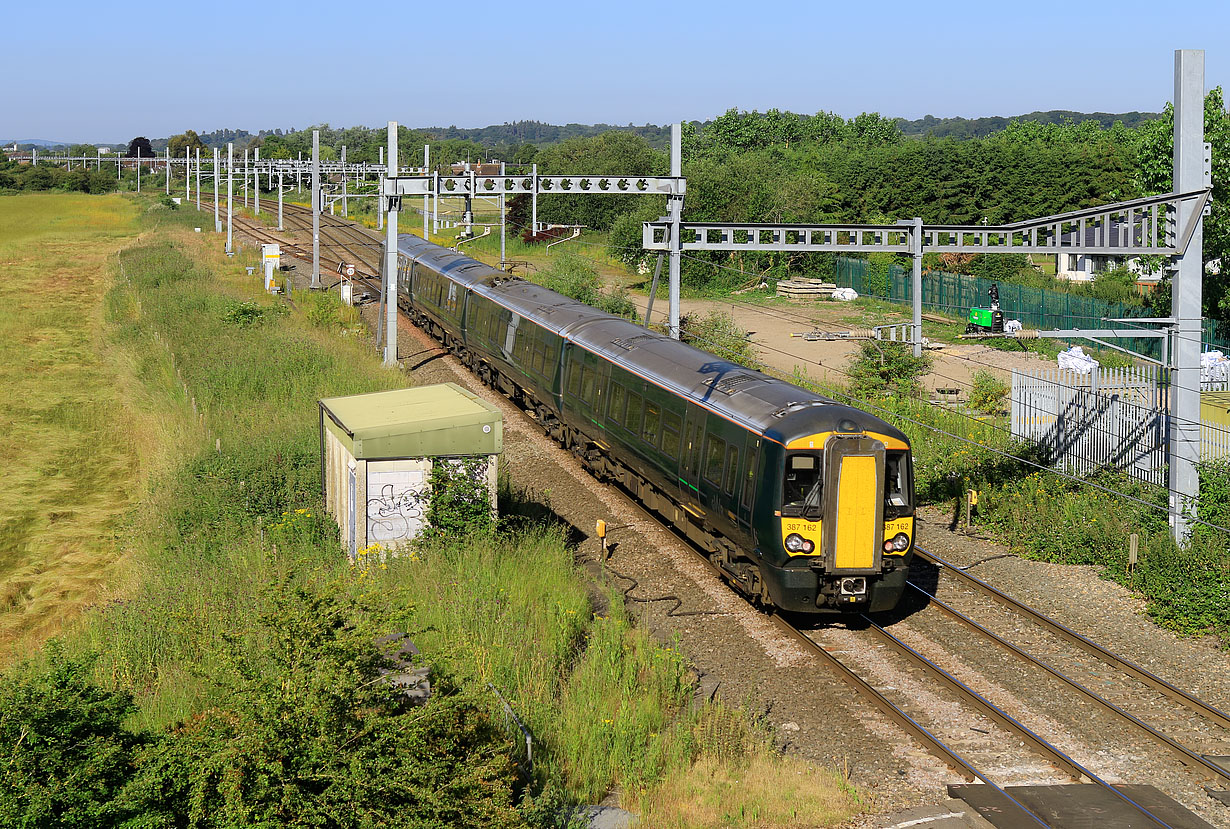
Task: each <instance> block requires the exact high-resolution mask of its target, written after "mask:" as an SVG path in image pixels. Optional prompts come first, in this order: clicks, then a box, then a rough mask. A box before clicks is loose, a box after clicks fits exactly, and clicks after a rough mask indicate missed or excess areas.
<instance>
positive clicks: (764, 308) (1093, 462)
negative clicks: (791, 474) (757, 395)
mask: <svg viewBox="0 0 1230 829" xmlns="http://www.w3.org/2000/svg"><path fill="white" fill-rule="evenodd" d="M591 247H592V246H591ZM586 258H590V259H591V261H596V260H592V257H586ZM717 301H719V302H722V303H730V304H731V305H743V306H745V307H749V308H753V309H756V310H757V311H760V312H761V313H766V314H768V315H769V316H776V317H777V318H780V319H795V320H796V321H807V322H808V323H809V324H812V325H819V323H816V322H815V321H813V320H809V319H807V318H805V317H798V316H796V315H794V314H791V313H789V312H783V313H774V311H773V310H771V309H769V308H768V307H767V306H762V305H759V304H757V303H753V302H748V301H746V300H735V299H733V298H722V299H721V300H717ZM638 310H641V311H643V310H645V309H643V308H639V307H638ZM828 333H837V332H835V331H832V330H829V331H828ZM757 345H758V346H760V347H763V348H766V349H768V350H771V351H774V352H776V353H779V354H782V355H783V356H787V357H791V358H793V359H797V360H801V361H803V363H804V364H808V363H810V362H812V360H811V358H808V357H805V356H803V355H800V354H795V353H792V352H788V351H783V350H782V349H779V348H774V347H772V346H769V345H767V344H764V343H757ZM816 362H817V364H819V362H818V361H816ZM983 365H986V366H988V367H991V368H998V367H997V366H994V365H993V364H991V363H984V364H983ZM822 367H823V368H825V369H826V370H828V371H834V372H837V373H838V374H842V375H844V376H846V377H850V376H851V375H850V374H849V373H848V372H845V371H842V370H841V369H838V368H836V367H835V366H824V365H822ZM930 373H931V374H932V375H933V376H936V377H940V378H942V379H945V380H948V381H950V382H953V383H956V384H958V385H959V386H961V387H964V388H966V389H970V390H972V388H973V386H972V383H969V382H966V381H964V380H961V379H958V378H955V377H952V376H950V375H946V374H943V373H940V372H936V371H934V370H932V371H931V372H930ZM1099 395H1100V393H1099ZM1007 399H1008V400H1009V401H1010V402H1014V403H1021V404H1023V401H1020V400H1018V399H1017V398H1014V397H1012V396H1011V393H1009V395H1008V397H1007ZM1106 400H1107V402H1112V401H1111V400H1110V398H1109V397H1107V398H1106ZM1116 402H1118V401H1116ZM1121 405H1134V404H1123V403H1121ZM952 411H954V412H955V413H957V414H959V415H962V416H966V417H969V416H968V415H965V413H963V412H959V411H957V410H952ZM1169 416H1170V417H1172V418H1173V419H1175V420H1178V422H1180V423H1186V424H1189V425H1196V426H1199V425H1202V424H1201V423H1200V421H1194V420H1191V419H1190V418H1179V417H1177V416H1174V415H1169ZM973 419H975V420H977V419H976V418H973ZM977 422H979V423H984V424H985V425H987V426H990V427H991V428H995V429H998V430H999V431H1002V432H1005V433H1007V434H1009V435H1011V431H1010V430H1008V429H1005V428H1004V427H1002V426H997V425H996V424H993V423H987V422H986V421H981V420H978V421H977ZM1209 428H1212V429H1213V430H1214V431H1216V432H1219V433H1226V434H1230V430H1226V429H1224V428H1221V427H1216V426H1212V427H1209ZM1013 437H1015V436H1013ZM1159 448H1161V447H1159ZM1162 451H1163V453H1164V455H1165V457H1167V458H1170V457H1174V453H1173V452H1171V451H1170V450H1169V448H1163V449H1162ZM1069 454H1072V453H1071V452H1069ZM1072 456H1073V457H1075V458H1077V459H1078V460H1082V461H1084V462H1086V463H1089V464H1091V465H1094V466H1103V465H1105V464H1104V463H1102V462H1099V461H1098V460H1096V459H1093V458H1088V457H1082V456H1081V455H1077V454H1072ZM1141 483H1144V484H1147V485H1149V486H1155V487H1162V486H1163V485H1162V484H1156V483H1153V482H1151V481H1141Z"/></svg>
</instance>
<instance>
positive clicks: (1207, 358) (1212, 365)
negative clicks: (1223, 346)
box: [1200, 351, 1230, 383]
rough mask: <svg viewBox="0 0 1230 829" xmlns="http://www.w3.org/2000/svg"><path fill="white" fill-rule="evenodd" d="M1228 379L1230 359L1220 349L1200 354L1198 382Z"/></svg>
mask: <svg viewBox="0 0 1230 829" xmlns="http://www.w3.org/2000/svg"><path fill="white" fill-rule="evenodd" d="M1226 380H1230V360H1227V359H1226V355H1225V354H1222V353H1221V352H1220V351H1206V352H1204V353H1203V354H1201V355H1200V382H1201V383H1216V382H1224V381H1226Z"/></svg>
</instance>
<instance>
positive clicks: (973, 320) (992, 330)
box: [965, 283, 1004, 334]
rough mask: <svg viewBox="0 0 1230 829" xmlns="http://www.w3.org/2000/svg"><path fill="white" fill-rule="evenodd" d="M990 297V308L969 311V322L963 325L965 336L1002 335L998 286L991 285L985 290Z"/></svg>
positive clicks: (1002, 313) (1002, 323) (1001, 314)
mask: <svg viewBox="0 0 1230 829" xmlns="http://www.w3.org/2000/svg"><path fill="white" fill-rule="evenodd" d="M987 296H989V297H991V307H990V308H971V309H969V320H968V322H967V323H966V325H965V333H966V334H1002V333H1004V312H1003V311H1001V310H999V285H998V284H995V283H992V285H991V287H990V288H989V289H987Z"/></svg>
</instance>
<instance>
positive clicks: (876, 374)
mask: <svg viewBox="0 0 1230 829" xmlns="http://www.w3.org/2000/svg"><path fill="white" fill-rule="evenodd" d="M931 363H932V358H931V355H929V354H923V355H922V356H921V357H915V356H914V352H913V350H912V348H911V346H909V345H908V344H905V343H895V342H888V341H881V340H867V341H866V342H864V343H863V344H862V346H861V347H860V348H859V353H858V356H857V357H855V358H854V361H853V362H852V363H850V368H849V370H848V373H849V375H850V377H851V379H852V382H851V391H853V392H854V394H856V395H858V396H860V397H876V396H879V395H883V394H892V395H895V396H897V397H922V396H923V387H922V383H921V382H920V378H921V377H922V376H923V375H924V374H926V373H927V372H928V371H930V370H931Z"/></svg>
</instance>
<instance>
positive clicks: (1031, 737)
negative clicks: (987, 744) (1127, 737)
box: [862, 615, 1094, 781]
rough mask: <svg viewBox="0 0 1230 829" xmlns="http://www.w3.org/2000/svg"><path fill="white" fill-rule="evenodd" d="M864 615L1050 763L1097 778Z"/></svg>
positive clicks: (916, 660) (917, 662)
mask: <svg viewBox="0 0 1230 829" xmlns="http://www.w3.org/2000/svg"><path fill="white" fill-rule="evenodd" d="M862 618H863V620H864V621H865V622H866V623H867V625H868V628H869V629H870V630H872V631H874V632H875V634H876V635H877V636H878V637H879V638H880V639H881V641H884V642H886V643H888V644H889V645H891V646H892V647H893V648H895V649H896V650H897V652H898V653H900V654H901V655H902V656H904V657H906V658H907V659H909V660H910V661H911V662H913V663H914V664H915V665H917V666H918V667H920V668H922V669H923V670H924V671H926V672H928V673H930V674H931V675H932V676H934V677H936V678H938V679H939V680H940V681H941V682H943V683H944V684H945V685H947V686H948V687H949V689H951V690H952V691H954V692H956V693H957V695H959V696H960V697H962V698H963V699H964V700H965V701H966V702H967V703H969V704H970V705H972V706H974V707H975V708H977V709H979V710H980V711H982V713H983V714H985V715H986V716H988V717H990V718H991V719H992V720H994V721H995V722H997V723H999V725H1000V727H1001V728H1003V729H1004V730H1005V731H1010V732H1012V733H1013V734H1015V735H1016V736H1017V737H1020V738H1021V740H1023V741H1024V742H1026V743H1028V744H1029V746H1030V747H1031V748H1032V749H1033V750H1034V751H1036V752H1037V753H1038V754H1040V755H1042V756H1043V757H1044V758H1046V761H1047V762H1048V763H1050V764H1051V765H1053V766H1055V767H1057V768H1060V769H1063V770H1064V772H1066V773H1067V774H1068V776H1069V777H1071V778H1072V779H1073V780H1076V781H1080V779H1081V778H1082V777H1088V778H1089V779H1090V780H1092V779H1094V775H1093V772H1091V771H1089V770H1088V769H1086V768H1085V767H1084V766H1082V765H1081V764H1080V763H1077V762H1076V761H1075V760H1073V759H1072V758H1071V757H1069V756H1068V755H1067V754H1065V753H1064V752H1063V751H1061V750H1060V749H1058V748H1056V747H1055V746H1053V745H1051V743H1049V742H1047V741H1046V740H1045V739H1044V738H1042V737H1041V736H1039V735H1038V734H1037V733H1036V732H1034V731H1033V730H1032V729H1031V728H1029V727H1028V726H1026V725H1024V724H1023V723H1021V722H1020V721H1019V720H1017V719H1016V718H1014V717H1013V716H1012V715H1011V714H1009V713H1007V712H1006V711H1004V710H1003V709H1002V708H1000V707H999V706H997V705H996V704H995V703H993V702H991V701H990V700H988V699H987V698H986V697H984V696H982V695H981V694H979V693H978V692H977V691H975V690H974V689H973V688H970V687H969V686H968V685H966V684H965V683H964V682H962V681H961V680H959V679H957V678H956V677H955V676H953V675H952V674H950V673H949V672H948V671H946V670H944V669H943V668H941V667H940V666H939V665H937V664H935V663H934V662H932V661H931V660H930V659H928V658H927V657H925V656H923V655H922V654H921V653H919V652H918V651H916V650H914V649H913V648H912V647H910V646H909V645H907V644H906V643H905V642H903V641H901V640H900V639H898V638H897V637H896V636H894V635H893V634H891V633H889V632H888V631H887V630H885V629H884V628H882V627H880V626H879V625H878V624H876V623H875V622H873V621H872V620H871V619H870V618H869V617H868V616H866V615H863V616H862Z"/></svg>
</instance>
